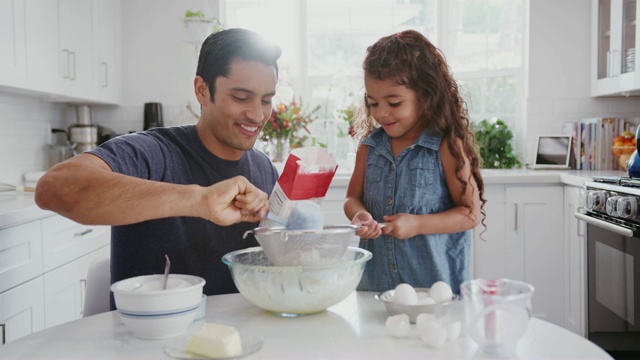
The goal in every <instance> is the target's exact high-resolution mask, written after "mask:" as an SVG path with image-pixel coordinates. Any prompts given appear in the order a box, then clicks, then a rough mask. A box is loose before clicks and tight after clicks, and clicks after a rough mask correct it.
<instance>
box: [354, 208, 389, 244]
mask: <svg viewBox="0 0 640 360" xmlns="http://www.w3.org/2000/svg"><path fill="white" fill-rule="evenodd" d="M351 225H358V226H360V228H359V229H358V230H357V231H356V235H358V236H359V237H361V238H363V239H375V238H377V237H378V236H380V235H382V230H381V229H382V227H381V226H380V224H379V223H378V222H377V221H375V220H374V219H373V217H372V216H371V214H370V213H369V212H367V211H358V212H357V213H356V215H355V216H354V217H353V220H351Z"/></svg>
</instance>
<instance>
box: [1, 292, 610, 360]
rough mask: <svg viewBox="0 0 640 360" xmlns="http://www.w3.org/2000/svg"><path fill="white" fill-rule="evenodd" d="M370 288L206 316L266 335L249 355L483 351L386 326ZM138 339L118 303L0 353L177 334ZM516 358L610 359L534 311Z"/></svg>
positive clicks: (238, 298)
mask: <svg viewBox="0 0 640 360" xmlns="http://www.w3.org/2000/svg"><path fill="white" fill-rule="evenodd" d="M374 296H375V293H372V292H353V293H352V294H351V295H349V296H348V297H347V298H346V299H345V300H343V301H342V302H340V303H339V304H337V305H335V306H333V307H331V308H329V309H328V310H327V311H325V312H323V313H320V314H315V315H309V316H303V317H298V318H283V317H279V316H276V315H273V314H271V313H269V312H266V311H263V310H261V309H259V308H257V307H255V306H254V305H252V304H251V303H249V302H248V301H246V300H245V299H244V298H243V297H242V295H240V294H230V295H218V296H209V297H208V298H207V308H206V315H205V318H204V320H198V321H195V322H194V323H193V324H192V325H191V327H190V328H189V330H188V333H192V332H194V331H196V330H197V329H198V327H199V326H201V325H202V323H203V322H204V321H206V322H217V323H224V324H228V325H232V326H235V327H236V328H237V329H238V330H239V331H240V333H241V334H242V335H243V336H245V335H251V336H261V337H262V338H263V339H264V345H263V346H262V348H261V349H260V350H259V351H258V352H256V353H253V354H251V355H249V356H248V357H247V359H400V358H403V359H418V358H419V359H454V358H457V359H481V358H485V356H484V355H483V354H481V353H480V352H479V351H478V347H477V345H475V343H473V341H472V340H471V339H469V338H468V337H462V338H459V339H457V340H456V341H451V342H447V343H446V344H445V345H444V346H443V347H441V348H439V349H432V348H429V347H427V346H426V345H425V344H424V343H423V342H422V340H421V339H420V338H419V337H418V335H417V330H416V328H415V327H416V326H415V325H412V329H411V333H410V335H409V336H408V337H406V338H400V339H398V338H392V337H390V336H389V335H387V334H386V329H385V321H386V319H387V317H388V314H387V312H386V310H385V308H384V305H383V304H382V303H381V302H379V301H378V300H376V299H375V297H374ZM174 340H175V339H173V340H172V339H169V340H157V341H150V340H139V339H137V338H135V337H134V336H133V333H132V332H131V331H129V329H127V327H126V326H125V325H124V324H123V322H122V321H121V320H120V317H119V315H118V313H117V312H116V311H111V312H107V313H103V314H98V315H94V316H90V317H87V318H84V319H80V320H77V321H73V322H70V323H66V324H63V325H59V326H56V327H53V328H49V329H47V330H44V331H40V332H37V333H35V334H33V335H30V336H27V337H24V338H22V339H19V340H17V341H14V342H11V343H8V344H6V345H5V346H4V347H0V359H3V360H5V359H14V358H24V359H45V358H46V359H54V358H59V359H159V358H168V356H167V355H165V354H164V351H163V347H164V346H165V345H166V344H167V343H169V342H172V341H174ZM517 355H518V359H611V357H610V356H609V355H608V354H607V353H606V352H605V351H604V350H602V349H601V348H599V347H598V346H596V345H595V344H593V343H592V342H590V341H588V340H587V339H585V338H582V337H580V336H578V335H576V334H574V333H572V332H570V331H568V330H565V329H563V328H561V327H558V326H556V325H554V324H551V323H549V322H546V321H543V320H540V319H536V318H533V319H531V321H530V323H529V327H528V330H527V333H526V334H525V336H524V337H523V338H522V339H521V340H520V343H519V345H518V353H517Z"/></svg>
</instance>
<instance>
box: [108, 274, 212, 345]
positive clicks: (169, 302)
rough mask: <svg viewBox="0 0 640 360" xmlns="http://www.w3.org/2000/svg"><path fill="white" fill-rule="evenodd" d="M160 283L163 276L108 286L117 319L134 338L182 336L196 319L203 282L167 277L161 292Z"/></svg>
mask: <svg viewBox="0 0 640 360" xmlns="http://www.w3.org/2000/svg"><path fill="white" fill-rule="evenodd" d="M162 282H163V275H159V274H158V275H145V276H136V277H133V278H129V279H124V280H121V281H118V282H116V283H114V284H113V285H111V291H112V292H113V296H114V299H115V302H116V308H117V311H118V313H119V314H120V318H121V319H122V321H123V322H124V324H125V325H126V326H127V327H128V328H129V329H130V330H131V331H132V332H133V334H134V335H135V337H137V338H140V339H148V340H159V339H169V338H173V337H177V336H180V335H183V334H184V333H185V332H186V331H187V329H188V328H189V325H190V324H191V323H192V322H193V320H194V319H195V318H196V314H197V313H198V308H199V307H200V303H201V300H202V288H203V287H204V284H205V280H204V279H203V278H201V277H198V276H193V275H182V274H170V275H169V279H168V281H167V288H166V289H164V290H163V289H162V285H163V284H162Z"/></svg>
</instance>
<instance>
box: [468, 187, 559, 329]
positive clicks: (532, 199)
mask: <svg viewBox="0 0 640 360" xmlns="http://www.w3.org/2000/svg"><path fill="white" fill-rule="evenodd" d="M486 199H487V207H486V210H487V219H488V220H487V223H488V229H487V232H486V233H485V234H484V235H483V237H484V239H485V240H482V239H479V233H480V231H481V230H482V227H481V226H478V227H477V228H476V230H475V239H474V247H473V266H474V271H473V276H474V277H476V278H489V279H495V278H503V277H504V278H508V279H512V280H521V281H524V282H527V283H529V284H531V285H533V286H534V287H535V294H534V296H533V314H534V316H536V317H538V318H541V319H544V320H547V321H550V322H553V323H555V324H557V325H560V326H563V325H564V285H565V284H564V278H563V276H562V275H563V274H564V263H565V260H564V253H563V249H564V245H563V244H564V242H563V237H564V231H563V229H564V224H563V219H564V217H563V209H564V207H563V199H564V195H563V187H562V186H538V185H528V186H523V185H509V186H504V187H502V186H488V187H487V191H486Z"/></svg>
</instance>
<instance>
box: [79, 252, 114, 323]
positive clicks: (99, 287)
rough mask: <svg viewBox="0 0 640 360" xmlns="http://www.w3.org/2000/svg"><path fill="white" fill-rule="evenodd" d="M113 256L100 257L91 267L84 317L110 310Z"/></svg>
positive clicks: (88, 276)
mask: <svg viewBox="0 0 640 360" xmlns="http://www.w3.org/2000/svg"><path fill="white" fill-rule="evenodd" d="M110 287H111V256H110V255H105V256H102V257H99V258H97V259H95V260H93V262H92V263H91V265H89V271H88V273H87V290H86V294H85V297H84V310H83V312H82V317H87V316H91V315H95V314H99V313H103V312H105V311H109V310H110V305H109V298H110V296H111V290H110Z"/></svg>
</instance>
